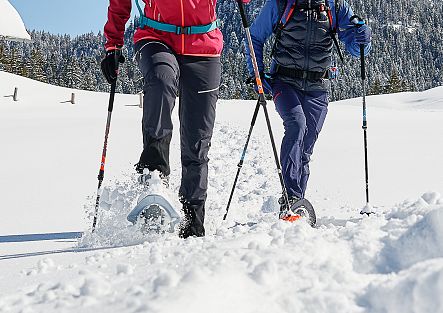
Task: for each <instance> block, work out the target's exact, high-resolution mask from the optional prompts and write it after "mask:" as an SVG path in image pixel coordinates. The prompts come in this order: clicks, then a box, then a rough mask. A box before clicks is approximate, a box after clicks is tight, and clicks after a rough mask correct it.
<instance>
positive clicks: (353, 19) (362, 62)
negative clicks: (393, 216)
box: [351, 15, 374, 215]
mask: <svg viewBox="0 0 443 313" xmlns="http://www.w3.org/2000/svg"><path fill="white" fill-rule="evenodd" d="M351 23H353V24H354V25H355V26H356V27H361V26H363V25H364V24H365V22H364V21H363V19H362V18H360V17H358V16H356V15H354V16H353V17H351ZM360 76H361V85H362V93H363V124H362V129H363V144H364V149H365V185H366V206H365V207H364V208H363V209H362V210H361V211H360V214H367V215H369V214H371V213H374V212H373V209H372V207H371V205H370V204H369V168H368V136H367V130H368V123H367V118H366V85H365V81H366V65H365V45H364V44H361V45H360Z"/></svg>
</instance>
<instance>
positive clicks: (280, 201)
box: [278, 196, 301, 214]
mask: <svg viewBox="0 0 443 313" xmlns="http://www.w3.org/2000/svg"><path fill="white" fill-rule="evenodd" d="M300 199H301V198H299V197H296V196H288V202H289V207H287V206H286V203H285V198H284V197H283V196H281V197H280V198H279V199H278V204H280V214H281V213H285V212H287V211H288V210H289V209H290V208H291V207H292V205H293V204H294V203H296V202H297V201H300Z"/></svg>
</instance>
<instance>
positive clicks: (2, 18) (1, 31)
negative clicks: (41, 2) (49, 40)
mask: <svg viewBox="0 0 443 313" xmlns="http://www.w3.org/2000/svg"><path fill="white" fill-rule="evenodd" d="M2 37H4V38H6V39H8V40H26V41H27V40H31V37H30V36H29V34H28V32H27V31H26V29H25V25H24V24H23V21H22V18H21V17H20V14H19V13H18V12H17V10H16V9H15V8H14V7H13V6H12V5H11V4H10V3H9V1H8V0H0V39H1V38H2Z"/></svg>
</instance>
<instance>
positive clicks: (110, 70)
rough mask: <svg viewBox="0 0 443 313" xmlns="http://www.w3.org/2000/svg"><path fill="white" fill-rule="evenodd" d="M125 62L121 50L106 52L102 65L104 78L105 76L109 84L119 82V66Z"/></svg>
mask: <svg viewBox="0 0 443 313" xmlns="http://www.w3.org/2000/svg"><path fill="white" fill-rule="evenodd" d="M124 62H125V57H124V56H123V54H122V51H121V50H120V49H114V50H109V51H106V56H105V57H104V59H103V60H102V62H101V64H100V65H101V69H102V73H103V76H105V78H106V80H107V81H108V83H110V84H112V83H115V82H116V81H117V75H118V64H119V63H124Z"/></svg>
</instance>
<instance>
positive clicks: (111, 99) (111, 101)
mask: <svg viewBox="0 0 443 313" xmlns="http://www.w3.org/2000/svg"><path fill="white" fill-rule="evenodd" d="M118 58H119V53H117V51H116V53H115V66H116V69H117V70H118ZM116 85H117V79H116V80H115V81H114V82H112V83H111V93H110V94H109V104H108V118H107V120H106V129H105V141H104V143H103V152H102V158H101V162H100V170H99V172H98V177H97V178H98V187H97V199H96V200H95V212H94V220H93V222H92V232H94V231H95V226H96V225H97V218H98V207H99V205H100V196H101V194H100V191H101V190H100V188H101V186H102V183H103V178H104V177H105V163H106V151H107V149H108V135H109V129H110V127H111V117H112V109H113V108H114V98H115V87H116Z"/></svg>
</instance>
